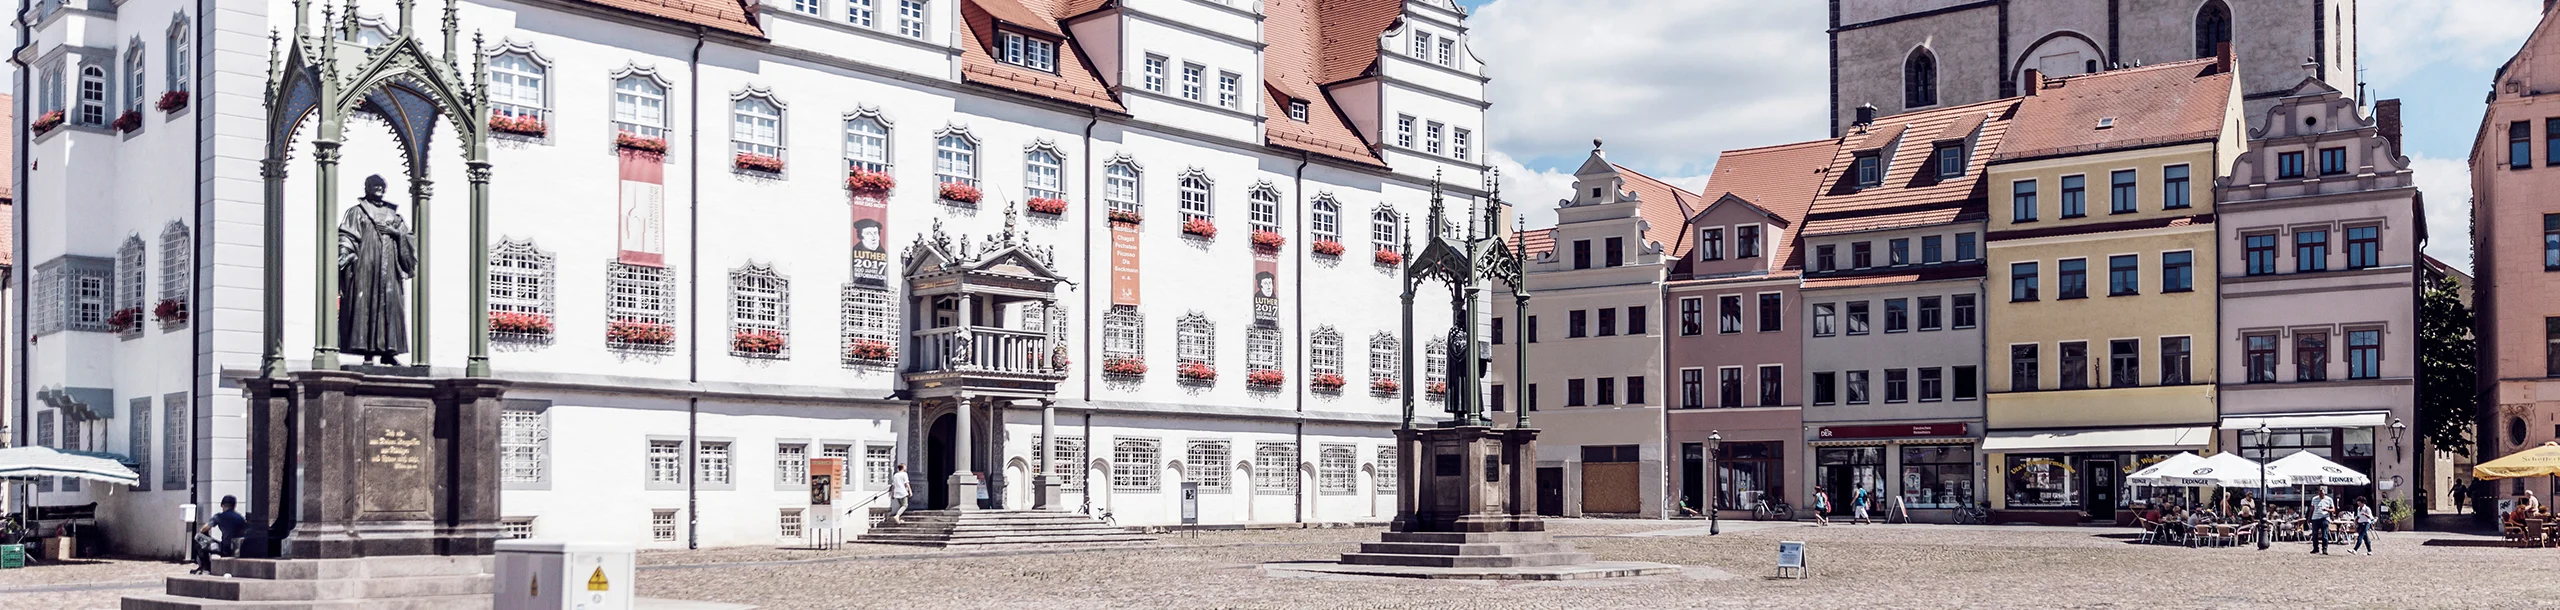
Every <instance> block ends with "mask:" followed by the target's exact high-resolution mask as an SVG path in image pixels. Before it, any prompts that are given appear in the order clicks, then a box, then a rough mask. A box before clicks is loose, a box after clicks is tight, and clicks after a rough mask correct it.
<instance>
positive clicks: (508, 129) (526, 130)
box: [489, 114, 550, 138]
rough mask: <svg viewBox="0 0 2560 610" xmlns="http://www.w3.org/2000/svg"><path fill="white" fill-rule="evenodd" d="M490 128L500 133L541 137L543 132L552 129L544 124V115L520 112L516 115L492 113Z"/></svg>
mask: <svg viewBox="0 0 2560 610" xmlns="http://www.w3.org/2000/svg"><path fill="white" fill-rule="evenodd" d="M489 129H491V130H494V131H497V132H498V133H510V134H515V135H520V136H531V137H536V138H539V137H542V134H544V133H547V132H549V131H550V126H548V125H544V124H542V117H540V116H535V115H530V114H519V115H515V116H507V115H503V114H492V115H489Z"/></svg>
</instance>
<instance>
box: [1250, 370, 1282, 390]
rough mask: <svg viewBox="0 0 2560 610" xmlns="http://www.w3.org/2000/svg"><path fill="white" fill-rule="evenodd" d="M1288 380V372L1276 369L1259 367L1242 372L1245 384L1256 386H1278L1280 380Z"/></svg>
mask: <svg viewBox="0 0 2560 610" xmlns="http://www.w3.org/2000/svg"><path fill="white" fill-rule="evenodd" d="M1288 380H1289V374H1287V373H1282V372H1280V371H1279V370H1278V369H1260V370H1256V371H1253V372H1250V373H1245V374H1244V383H1245V385H1249V386H1253V387H1257V388H1276V387H1280V383H1281V382H1284V381H1288Z"/></svg>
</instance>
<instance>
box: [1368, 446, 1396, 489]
mask: <svg viewBox="0 0 2560 610" xmlns="http://www.w3.org/2000/svg"><path fill="white" fill-rule="evenodd" d="M1370 478H1371V479H1372V481H1373V482H1374V483H1376V484H1377V486H1378V491H1382V492H1394V491H1395V490H1396V446H1395V445H1384V446H1380V447H1378V467H1377V474H1375V475H1371V476H1370Z"/></svg>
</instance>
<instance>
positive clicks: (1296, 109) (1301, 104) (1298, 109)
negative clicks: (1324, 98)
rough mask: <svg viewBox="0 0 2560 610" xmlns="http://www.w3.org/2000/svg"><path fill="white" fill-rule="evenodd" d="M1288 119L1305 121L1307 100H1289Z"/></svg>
mask: <svg viewBox="0 0 2560 610" xmlns="http://www.w3.org/2000/svg"><path fill="white" fill-rule="evenodd" d="M1289 120H1292V121H1297V122H1300V123H1304V122H1307V101H1306V100H1289Z"/></svg>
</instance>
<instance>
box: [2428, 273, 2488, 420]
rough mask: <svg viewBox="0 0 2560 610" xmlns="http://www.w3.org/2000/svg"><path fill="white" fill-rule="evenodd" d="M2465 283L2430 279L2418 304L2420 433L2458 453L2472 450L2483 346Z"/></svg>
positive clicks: (2438, 278)
mask: <svg viewBox="0 0 2560 610" xmlns="http://www.w3.org/2000/svg"><path fill="white" fill-rule="evenodd" d="M2430 275H2433V274H2430ZM2461 283H2462V280H2460V279H2456V278H2453V277H2434V278H2430V281H2428V282H2427V291H2426V293H2425V294H2424V295H2423V296H2422V297H2421V298H2420V299H2419V302H2418V432H2419V434H2420V435H2422V436H2423V437H2424V438H2426V439H2427V442H2429V443H2432V444H2433V445H2435V448H2436V449H2440V450H2444V451H2452V452H2456V453H2463V452H2468V451H2470V450H2471V432H2472V430H2471V429H2472V422H2473V418H2474V417H2476V416H2477V414H2478V412H2479V401H2478V400H2477V399H2476V397H2477V396H2478V392H2479V383H2478V381H2479V376H2480V371H2479V359H2478V355H2479V352H2480V347H2479V341H2478V339H2477V338H2476V337H2473V336H2471V307H2470V306H2468V305H2464V304H2463V303H2462V293H2461V288H2462V286H2461Z"/></svg>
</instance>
